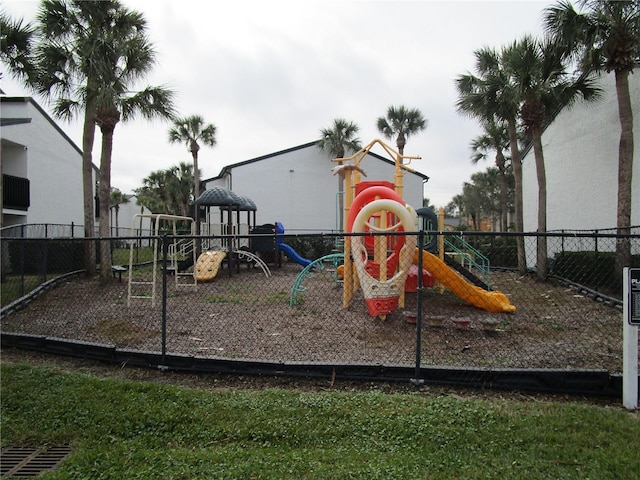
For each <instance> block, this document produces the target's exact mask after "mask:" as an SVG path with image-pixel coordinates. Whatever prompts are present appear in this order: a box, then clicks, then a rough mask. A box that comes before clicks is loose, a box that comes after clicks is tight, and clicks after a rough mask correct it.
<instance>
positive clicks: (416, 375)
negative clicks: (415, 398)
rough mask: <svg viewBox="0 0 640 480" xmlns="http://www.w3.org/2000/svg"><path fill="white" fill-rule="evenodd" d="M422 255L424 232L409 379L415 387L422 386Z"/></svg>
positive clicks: (420, 242)
mask: <svg viewBox="0 0 640 480" xmlns="http://www.w3.org/2000/svg"><path fill="white" fill-rule="evenodd" d="M423 253H424V230H422V229H420V233H419V234H418V287H417V299H416V300H417V312H416V315H417V318H416V368H415V373H414V378H412V379H411V383H413V384H414V385H415V386H416V387H417V386H419V385H423V384H424V379H422V378H420V357H421V356H422V256H423Z"/></svg>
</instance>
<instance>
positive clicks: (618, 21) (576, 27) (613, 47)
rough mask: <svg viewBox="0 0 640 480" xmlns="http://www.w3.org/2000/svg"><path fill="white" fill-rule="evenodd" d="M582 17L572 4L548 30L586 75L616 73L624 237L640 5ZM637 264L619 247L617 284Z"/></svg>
mask: <svg viewBox="0 0 640 480" xmlns="http://www.w3.org/2000/svg"><path fill="white" fill-rule="evenodd" d="M580 3H581V4H582V5H583V6H584V7H585V10H584V11H583V12H578V11H576V9H575V8H574V6H573V5H572V4H571V3H570V2H569V1H566V0H562V1H560V2H558V3H556V4H555V5H553V6H551V7H549V8H547V10H546V14H545V18H544V25H545V30H546V32H547V33H548V34H550V35H551V37H552V38H553V39H554V41H556V42H557V43H558V44H559V45H560V46H562V47H563V48H564V49H565V51H566V52H567V53H569V54H572V55H573V58H576V59H577V60H578V63H579V66H580V69H581V70H582V71H583V72H585V73H588V72H591V71H603V70H604V71H606V72H607V73H610V72H614V75H615V84H616V94H617V97H618V109H619V110H618V114H619V118H620V127H621V128H620V143H619V150H618V206H617V219H616V226H617V229H618V233H619V234H626V235H628V234H629V233H630V229H629V227H630V226H631V205H632V178H633V150H634V147H633V143H634V138H633V113H632V109H631V95H630V92H629V74H630V73H631V72H632V71H633V69H634V67H635V64H636V63H637V62H638V61H639V57H640V3H639V2H638V1H637V0H625V1H615V2H614V1H605V0H584V1H582V2H580ZM630 264H631V243H630V241H629V239H628V238H619V239H618V240H617V242H616V278H622V269H623V268H624V267H625V266H628V265H630Z"/></svg>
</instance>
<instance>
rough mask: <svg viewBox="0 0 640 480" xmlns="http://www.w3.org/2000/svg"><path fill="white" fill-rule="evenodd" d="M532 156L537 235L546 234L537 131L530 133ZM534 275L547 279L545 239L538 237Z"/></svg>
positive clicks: (543, 179) (544, 185)
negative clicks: (536, 205) (534, 160)
mask: <svg viewBox="0 0 640 480" xmlns="http://www.w3.org/2000/svg"><path fill="white" fill-rule="evenodd" d="M531 140H532V141H533V154H534V157H535V159H536V176H537V178H538V233H543V234H544V233H547V176H546V172H545V168H544V153H543V151H542V136H541V134H540V131H539V130H537V129H536V130H535V131H533V132H532V135H531ZM536 274H537V277H538V280H546V279H547V237H546V236H544V235H542V236H540V235H539V236H538V248H537V258H536Z"/></svg>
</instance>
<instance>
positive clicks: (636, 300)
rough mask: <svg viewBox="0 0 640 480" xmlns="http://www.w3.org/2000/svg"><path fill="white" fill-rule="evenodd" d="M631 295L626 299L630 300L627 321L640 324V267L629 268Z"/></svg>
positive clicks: (630, 323) (631, 323)
mask: <svg viewBox="0 0 640 480" xmlns="http://www.w3.org/2000/svg"><path fill="white" fill-rule="evenodd" d="M627 275H628V279H627V281H628V282H629V295H628V298H626V299H624V301H626V302H628V308H627V316H628V318H627V321H628V322H629V325H640V268H629V269H627Z"/></svg>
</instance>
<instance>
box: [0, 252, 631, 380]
mask: <svg viewBox="0 0 640 480" xmlns="http://www.w3.org/2000/svg"><path fill="white" fill-rule="evenodd" d="M300 271H301V267H300V266H299V265H296V264H292V263H286V264H285V265H283V266H282V268H273V269H272V276H271V277H270V278H266V277H265V275H264V274H263V272H262V271H261V270H260V269H257V268H253V269H247V268H244V267H243V268H242V269H241V271H240V273H237V272H233V275H231V276H229V275H228V272H226V271H222V272H220V273H219V275H218V276H217V277H216V278H215V279H214V281H213V282H210V283H200V284H199V285H198V287H197V289H194V288H192V287H185V286H176V285H175V284H174V283H173V280H172V279H171V281H170V283H169V285H168V300H167V306H166V307H167V315H166V325H167V335H166V339H167V344H166V345H167V352H168V353H182V354H192V355H197V356H204V357H221V358H245V359H258V360H270V361H283V362H284V361H286V362H340V363H367V364H376V365H378V364H382V365H413V364H414V362H415V357H416V353H415V346H416V325H415V324H411V323H408V322H407V319H406V317H405V315H404V314H403V312H404V311H409V312H416V311H417V301H418V299H417V295H416V294H415V293H408V294H406V298H405V302H406V303H405V306H404V308H399V309H398V310H396V311H395V312H393V313H392V314H390V315H389V316H388V317H387V318H386V319H385V320H384V321H382V320H381V319H379V318H372V317H370V316H369V315H368V313H367V310H366V306H365V304H364V301H363V299H362V294H361V293H360V292H357V293H356V295H355V296H354V299H353V301H352V302H351V304H350V305H349V307H348V308H346V309H345V308H343V303H342V295H343V292H342V288H341V287H340V285H339V284H338V283H337V282H336V280H335V277H334V275H333V273H332V270H331V269H330V268H326V269H324V270H318V271H316V272H314V273H313V274H312V275H310V276H308V277H305V279H304V280H303V281H302V282H301V283H300V285H301V287H302V288H301V291H300V292H299V293H298V295H297V297H296V298H297V304H296V305H294V306H290V295H291V289H292V287H293V285H294V284H295V281H296V278H297V277H298V274H299V273H300ZM123 277H124V276H123ZM491 283H492V286H493V288H494V289H495V290H499V291H501V292H503V293H505V294H506V295H508V297H509V298H510V300H511V303H512V304H513V305H515V306H516V307H517V310H516V311H515V313H509V314H506V313H499V314H496V313H489V312H485V311H484V310H480V309H478V308H476V307H473V306H470V305H468V304H466V303H464V302H462V301H461V300H460V299H458V298H457V297H455V296H454V295H452V294H451V293H450V292H448V291H446V290H445V291H443V292H441V291H440V289H439V288H437V287H435V288H429V289H426V290H425V292H424V293H423V296H422V321H423V326H422V330H421V332H422V335H421V341H422V349H421V362H422V366H429V365H446V366H459V367H490V368H554V369H604V370H608V371H609V372H611V373H618V372H620V371H621V364H622V363H621V362H622V360H621V358H622V350H621V343H622V329H621V328H620V321H621V312H620V311H619V310H617V309H615V308H612V307H609V306H606V305H603V304H601V303H597V302H595V301H593V300H591V299H589V298H586V297H584V296H583V295H581V294H579V293H578V292H577V291H576V290H574V289H572V288H569V287H566V286H563V285H560V284H557V283H554V282H552V281H549V282H545V283H539V282H537V281H536V280H535V279H534V277H532V276H520V275H518V274H517V273H493V274H492V277H491ZM127 292H128V291H127V282H126V279H125V278H123V281H122V282H121V283H120V282H118V281H117V280H115V281H114V282H113V283H111V284H110V285H108V286H100V284H99V282H98V281H97V279H88V278H85V277H75V278H72V279H69V280H67V281H65V282H63V283H62V284H61V285H60V286H58V287H56V288H55V289H52V290H51V291H49V292H47V293H46V294H44V295H42V296H41V297H39V298H38V299H36V300H35V301H34V302H32V303H31V304H30V305H29V306H28V307H27V308H25V309H23V310H21V311H19V312H16V313H14V314H12V315H10V316H8V317H6V318H4V319H3V320H2V330H3V331H5V332H22V333H28V334H37V335H48V336H52V337H61V338H70V339H76V340H81V341H87V342H97V343H105V344H110V345H115V346H116V347H120V348H128V349H136V350H145V351H160V349H161V345H162V344H161V341H162V306H161V302H160V300H158V301H157V302H156V305H155V306H153V305H152V302H151V301H150V299H149V298H142V299H135V298H134V299H131V301H130V302H129V301H128V298H127V297H128V295H127ZM158 298H160V296H159V292H158ZM129 303H130V305H128V304H129ZM433 317H441V318H442V320H443V321H442V326H440V327H433V326H430V325H429V320H430V319H431V318H433ZM460 319H467V320H469V322H470V323H469V327H468V328H467V329H461V328H459V327H458V326H456V324H455V321H456V320H460ZM485 322H492V323H493V324H494V326H495V330H488V329H486V326H485V324H484V323H485Z"/></svg>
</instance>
